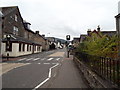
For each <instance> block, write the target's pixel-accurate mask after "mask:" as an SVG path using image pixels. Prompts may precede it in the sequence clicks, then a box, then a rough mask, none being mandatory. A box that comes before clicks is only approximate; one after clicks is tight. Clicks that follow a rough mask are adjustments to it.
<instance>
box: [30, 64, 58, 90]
mask: <svg viewBox="0 0 120 90" xmlns="http://www.w3.org/2000/svg"><path fill="white" fill-rule="evenodd" d="M58 65H59V64H56V65H54V66H53V67H51V68H49V74H48V78H47V79H45V80H44V81H43V82H41V83H40V84H39V85H37V86H36V87H35V88H34V89H32V90H36V89H38V88H39V87H40V86H42V85H43V84H44V83H46V82H47V81H48V80H49V79H50V78H51V73H52V69H53V68H55V67H56V66H58Z"/></svg>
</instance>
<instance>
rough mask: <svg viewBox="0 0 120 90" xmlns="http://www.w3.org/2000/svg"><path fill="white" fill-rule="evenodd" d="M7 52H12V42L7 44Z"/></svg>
mask: <svg viewBox="0 0 120 90" xmlns="http://www.w3.org/2000/svg"><path fill="white" fill-rule="evenodd" d="M6 51H12V42H6Z"/></svg>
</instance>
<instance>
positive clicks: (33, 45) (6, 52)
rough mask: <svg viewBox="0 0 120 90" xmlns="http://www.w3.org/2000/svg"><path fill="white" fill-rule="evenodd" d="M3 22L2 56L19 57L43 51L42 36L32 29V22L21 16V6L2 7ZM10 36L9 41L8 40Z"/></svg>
mask: <svg viewBox="0 0 120 90" xmlns="http://www.w3.org/2000/svg"><path fill="white" fill-rule="evenodd" d="M1 8H2V11H1V12H2V13H3V17H4V19H3V22H2V50H1V51H2V56H9V57H17V56H21V55H27V54H32V53H39V52H41V51H42V45H41V42H40V39H41V37H37V36H36V33H34V32H33V31H32V30H30V28H29V26H30V23H27V22H25V21H24V20H23V18H22V17H21V14H20V11H19V8H18V7H17V6H13V7H1ZM8 36H9V41H8Z"/></svg>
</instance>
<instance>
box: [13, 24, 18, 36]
mask: <svg viewBox="0 0 120 90" xmlns="http://www.w3.org/2000/svg"><path fill="white" fill-rule="evenodd" d="M13 34H14V35H18V28H17V27H16V26H14V27H13Z"/></svg>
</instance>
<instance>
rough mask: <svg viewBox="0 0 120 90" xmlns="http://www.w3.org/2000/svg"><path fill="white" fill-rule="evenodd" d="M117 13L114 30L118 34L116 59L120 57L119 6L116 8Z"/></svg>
mask: <svg viewBox="0 0 120 90" xmlns="http://www.w3.org/2000/svg"><path fill="white" fill-rule="evenodd" d="M118 6H119V7H120V2H119V4H118ZM118 10H119V13H118V15H116V16H115V18H116V32H117V36H118V39H119V41H118V49H119V51H118V52H119V53H118V59H120V8H118Z"/></svg>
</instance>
